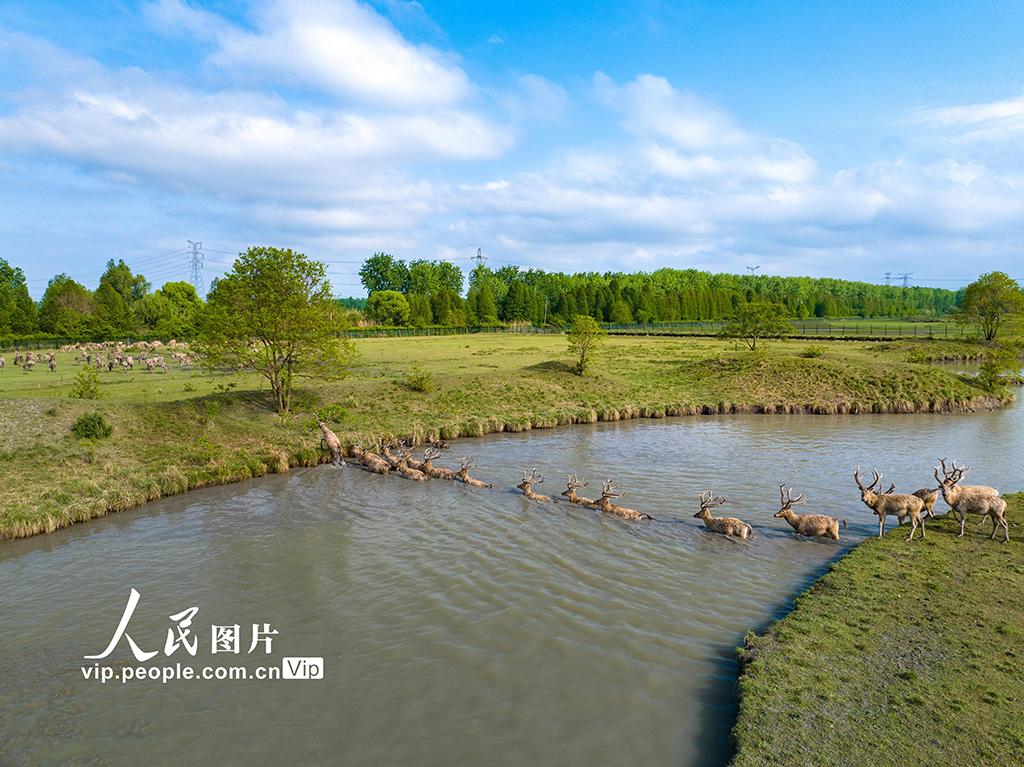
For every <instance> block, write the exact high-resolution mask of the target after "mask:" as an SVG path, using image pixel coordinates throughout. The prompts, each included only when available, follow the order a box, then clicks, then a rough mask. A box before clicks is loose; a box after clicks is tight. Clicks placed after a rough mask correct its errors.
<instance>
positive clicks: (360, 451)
mask: <svg viewBox="0 0 1024 767" xmlns="http://www.w3.org/2000/svg"><path fill="white" fill-rule="evenodd" d="M352 455H353V456H355V457H356V458H357V459H358V460H360V461H362V463H363V466H365V467H366V468H367V469H369V470H370V471H372V472H375V473H377V474H387V473H388V472H389V471H390V470H391V466H390V464H388V462H387V461H385V460H384V459H383V458H381V457H380V456H379V455H377V454H376V453H371V452H370V451H369V450H366V449H364V448H363V442H362V440H360V441H359V442H357V443H355V444H354V445H352Z"/></svg>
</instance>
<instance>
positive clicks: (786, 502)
mask: <svg viewBox="0 0 1024 767" xmlns="http://www.w3.org/2000/svg"><path fill="white" fill-rule="evenodd" d="M779 494H780V495H781V496H782V508H781V509H779V510H778V511H777V512H775V514H774V515H773V516H775V517H777V518H779V519H784V520H786V521H787V522H789V524H790V526H791V527H792V528H793V529H794V530H796V531H797V532H798V533H799V534H800V535H806V536H816V537H818V538H831V539H832V540H834V541H838V540H839V523H840V522H842V523H843V529H844V530H845V529H846V527H847V525H846V520H845V519H832V517H830V516H827V515H825V514H797V513H796V512H795V511H793V507H794V506H796V505H798V504H801V503H803V502H804V494H803V493H800V495H798V496H797V497H796V498H794V497H793V488H789V490H786V485H785V484H781V485H779Z"/></svg>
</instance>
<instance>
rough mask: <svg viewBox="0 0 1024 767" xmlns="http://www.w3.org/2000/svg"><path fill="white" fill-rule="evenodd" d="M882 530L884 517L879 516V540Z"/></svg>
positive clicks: (883, 528)
mask: <svg viewBox="0 0 1024 767" xmlns="http://www.w3.org/2000/svg"><path fill="white" fill-rule="evenodd" d="M884 530H885V516H884V515H881V514H880V515H879V516H878V537H879V538H881V537H882V532H883V531H884Z"/></svg>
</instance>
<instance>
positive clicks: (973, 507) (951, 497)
mask: <svg viewBox="0 0 1024 767" xmlns="http://www.w3.org/2000/svg"><path fill="white" fill-rule="evenodd" d="M933 468H934V469H935V479H937V480H939V490H941V491H942V500H944V501H945V502H946V503H948V504H949V507H950V508H951V509H953V512H954V513H955V514H956V515H957V516H958V517H959V518H960V535H958V536H957V538H963V537H964V526H965V525H966V524H967V515H968V514H981V515H983V516H982V520H981V521H982V522H984V521H985V517H986V516H987V517H989V518H990V519H991V520H992V535H990V536H989V540H992V539H994V538H995V537H996V530H998V529H999V528H998V526H999V525H1002V526H1003V531H1004V532H1005V534H1006V537H1005V538H1004V539H1003V543H1007V542H1008V541H1009V540H1010V527H1009V525H1007V524H1006V501H1004V500H1003V499H1002V498H1000V497H999V496H998V495H992V494H991V493H990V492H985V491H991V490H992V489H993V488H990V487H981V488H977V487H971V486H970V485H967V486H960V485H958V484H957V483H958V482H959V481H960V480H961V479H963V476H964V474H966V473H967V472H968V471H970V467H969V466H968V467H966V468H962V467H961V468H954V469H952V470H950V471H949V472H946V465H945V464H943V465H942V469H943V472H946V476H944V477H942V478H941V479H940V478H939V467H938V466H935V467H933Z"/></svg>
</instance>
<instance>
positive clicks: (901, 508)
mask: <svg viewBox="0 0 1024 767" xmlns="http://www.w3.org/2000/svg"><path fill="white" fill-rule="evenodd" d="M871 473H872V474H873V475H874V477H875V481H874V482H872V483H871V484H870V485H869V486H868V487H864V485H863V483H862V482H861V481H860V466H858V467H857V471H855V472H854V474H853V478H854V479H855V480H856V481H857V487H859V488H860V499H861V500H862V501H863V502H864V504H865V505H866V506H867V507H868V508H869V509H871V510H872V511H874V513H875V515H876V516H877V517H878V537H879V538H881V537H882V534H883V533H884V532H885V518H886V517H887V516H888V515H890V514H892V515H894V516H895V517H896V518H897V519H898V520H900V522H901V523H902V521H903V518H904V517H910V522H911V524H912V525H913V527H911V529H910V536H909V537H908V538H907V540H908V541H910V540H913V539H914V533H915V532H916V531H917V526H918V525H921V537H922V538H924V537H925V532H924V520H923V519H921V511H922V510H923V509H924V501H922V500H921V499H920V498H918V497H917V496H916V495H908V494H904V493H876V492H874V489H875V487H876V486H879V487H880V486H881V484H882V475H881V474H879V473H878V472H877V471H875V470H874V469H872V470H871Z"/></svg>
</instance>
